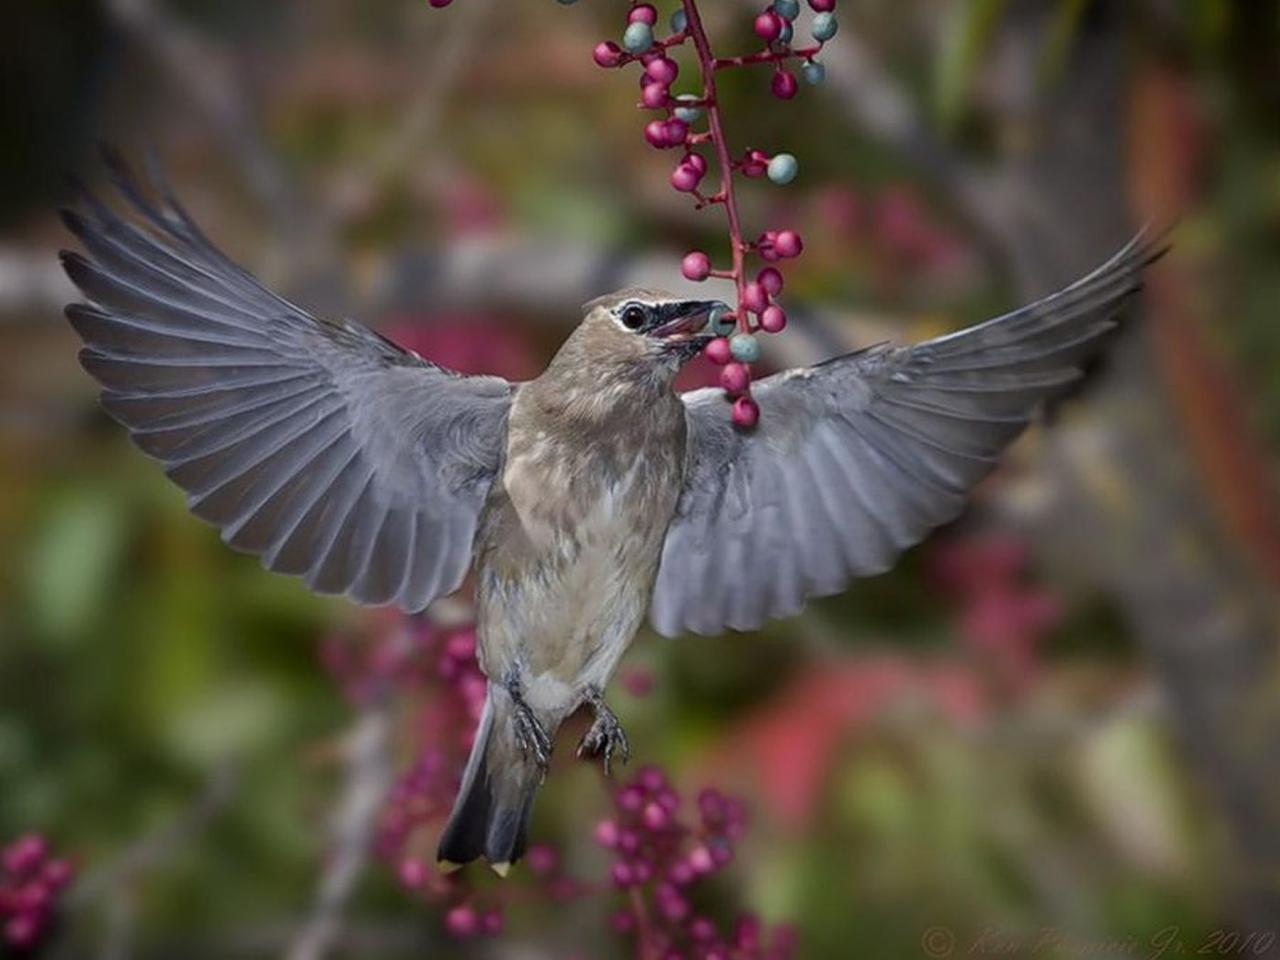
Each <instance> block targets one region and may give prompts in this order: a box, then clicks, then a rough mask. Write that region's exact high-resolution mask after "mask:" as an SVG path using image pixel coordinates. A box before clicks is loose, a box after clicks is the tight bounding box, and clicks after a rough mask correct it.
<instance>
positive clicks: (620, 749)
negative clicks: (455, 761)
mask: <svg viewBox="0 0 1280 960" xmlns="http://www.w3.org/2000/svg"><path fill="white" fill-rule="evenodd" d="M108 167H109V172H110V173H111V176H112V178H113V180H114V181H115V184H116V186H117V187H118V188H119V190H120V192H121V193H122V195H123V196H124V197H125V198H126V200H127V201H128V202H129V204H130V205H131V206H132V207H133V210H134V212H135V213H136V214H137V219H138V221H139V223H138V224H137V225H135V224H134V223H130V222H126V221H125V220H122V219H121V218H120V217H118V216H117V215H116V214H115V213H114V212H112V211H111V210H109V209H108V208H106V207H104V206H103V205H101V204H100V203H98V202H97V201H96V200H94V199H93V198H92V197H91V196H88V195H86V196H85V197H84V198H83V203H82V205H81V209H80V210H79V211H74V212H72V211H68V212H67V213H66V214H65V219H66V223H67V226H68V227H69V228H70V229H71V231H72V232H73V233H75V235H76V236H77V237H79V238H80V240H81V242H82V243H83V244H84V246H85V248H86V250H87V251H88V254H89V255H88V256H87V257H86V256H83V255H81V254H78V253H70V252H64V253H63V255H62V259H63V264H64V266H65V268H66V271H67V274H68V275H69V276H70V277H71V279H72V280H73V281H74V282H75V283H76V285H77V286H78V287H79V288H80V290H81V291H82V292H83V294H84V296H85V297H86V298H87V300H88V301H89V302H88V303H77V304H72V305H71V306H69V307H68V308H67V315H68V317H69V319H70V321H71V323H72V325H73V326H74V327H75V329H76V330H77V332H78V333H79V334H80V336H81V337H82V338H83V339H84V343H85V346H84V349H83V350H82V351H81V354H80V356H81V362H82V363H83V365H84V367H85V369H86V370H88V371H89V372H90V373H91V374H92V375H93V376H94V377H95V378H96V379H97V380H98V381H99V382H100V383H101V384H102V387H103V391H102V403H103V406H104V407H105V408H106V409H107V411H108V412H110V413H111V414H112V415H113V416H114V417H116V418H117V419H118V420H119V421H120V422H121V423H123V424H124V425H125V426H126V427H127V428H128V430H129V433H130V435H131V436H132V438H133V439H134V441H135V442H136V443H137V444H138V446H139V447H141V448H142V449H143V450H144V451H146V452H147V453H149V454H151V455H152V456H154V457H156V458H158V459H160V460H161V461H162V462H163V463H164V466H165V470H166V472H167V473H168V474H169V476H170V477H171V478H172V479H173V480H174V481H175V482H176V483H178V484H179V485H180V486H181V487H182V488H183V489H184V490H186V491H187V493H188V498H189V504H190V506H191V509H192V511H193V512H195V513H196V514H197V515H198V516H200V517H202V518H204V519H206V520H208V521H210V522H212V523H215V524H217V525H218V526H219V527H220V528H221V530H222V536H223V539H225V540H226V541H227V542H228V543H229V544H231V545H232V546H234V547H236V548H238V549H242V550H248V551H251V552H253V553H256V554H258V555H260V556H261V558H262V561H263V563H264V564H265V565H266V566H267V567H269V568H271V569H272V570H277V571H280V572H284V573H291V574H296V575H299V576H302V577H304V578H305V580H306V582H307V583H308V585H310V586H311V587H312V588H314V589H316V590H318V591H322V592H327V593H344V594H346V595H348V596H350V597H352V598H353V599H355V600H358V601H360V602H362V603H373V604H380V603H395V604H397V605H399V606H401V607H402V608H404V609H405V610H408V611H411V612H413V611H419V610H422V609H424V608H425V607H427V606H428V605H429V604H430V603H431V602H432V601H433V600H435V599H436V598H438V597H441V596H443V595H445V594H447V593H450V592H452V591H453V590H456V589H457V588H458V586H459V585H460V584H461V582H462V580H463V578H464V576H465V575H466V572H467V569H468V568H469V566H470V565H471V563H472V560H473V558H474V561H475V567H476V573H477V584H478V589H477V597H476V600H477V616H478V635H479V657H480V665H481V667H482V668H483V669H484V672H485V674H486V675H487V676H488V678H489V695H488V700H487V706H486V709H485V712H484V718H483V720H482V723H481V727H480V730H479V731H478V733H477V736H476V742H475V747H474V749H473V752H472V756H471V759H470V760H469V761H468V764H467V769H466V772H465V774H464V779H463V784H462V788H461V790H460V791H459V795H458V800H457V803H456V804H455V807H454V811H453V813H452V815H451V816H450V818H449V822H448V824H447V826H446V828H445V832H444V835H443V837H442V838H441V842H440V858H441V860H442V861H443V862H444V864H445V865H446V866H447V865H451V864H460V863H464V862H466V861H469V860H472V859H475V858H477V857H485V858H486V859H488V860H489V861H490V863H492V864H493V865H494V867H495V869H497V870H499V872H505V870H506V868H507V867H508V866H509V865H510V864H511V863H512V862H514V861H515V860H516V859H518V858H519V856H520V854H521V853H522V852H523V850H524V846H525V836H526V832H527V830H528V824H529V816H530V811H531V809H532V804H533V796H534V793H535V792H536V790H537V787H538V784H539V783H540V782H541V780H542V777H543V774H544V772H545V770H546V765H547V761H548V759H549V756H550V753H551V748H552V741H553V738H554V736H555V733H556V730H557V728H558V727H559V726H560V724H561V722H562V721H563V720H564V719H565V717H567V716H568V715H569V714H570V713H572V712H573V711H574V710H575V709H577V708H578V707H579V706H580V705H582V704H587V705H588V706H589V707H590V708H591V709H592V710H594V712H595V717H596V721H595V723H594V724H593V726H592V728H591V730H590V731H589V733H588V735H587V737H586V738H585V740H584V742H583V745H582V749H583V750H585V751H586V752H591V753H600V754H603V756H604V758H605V762H606V766H607V765H608V762H609V760H610V758H611V757H612V756H613V755H615V754H617V755H619V756H620V757H621V758H623V759H625V757H626V753H627V743H626V738H625V737H624V736H623V734H622V730H621V727H620V726H619V725H618V723H617V720H616V718H614V716H613V714H612V713H611V712H610V711H609V709H608V707H607V706H605V703H604V699H603V690H604V688H605V686H606V684H607V683H608V680H609V678H610V676H611V675H612V673H613V671H614V668H615V667H616V665H617V662H618V658H619V657H620V656H621V655H622V653H623V651H624V650H625V649H626V647H627V645H628V644H629V643H630V642H631V639H632V637H633V635H634V634H635V632H636V630H637V628H638V627H639V626H640V624H641V622H642V620H644V618H645V617H646V615H647V617H648V619H649V621H650V623H651V624H652V625H653V627H654V628H655V629H656V630H657V631H658V632H660V633H663V634H666V635H668V636H676V635H679V634H681V633H683V632H685V631H692V632H695V633H706V634H713V633H718V632H720V631H722V630H725V629H727V628H731V629H738V630H750V629H755V628H756V627H758V626H759V625H760V624H762V623H763V622H764V621H765V620H766V619H768V618H770V617H780V616H787V615H789V614H792V613H795V612H796V611H798V610H799V609H800V608H801V606H802V605H803V603H804V601H805V600H806V599H807V598H809V597H814V596H822V595H825V594H830V593H835V592H838V591H840V590H842V589H844V587H845V585H846V584H847V583H848V582H849V580H850V579H851V578H853V577H858V576H869V575H872V574H875V573H879V572H881V571H883V570H886V569H888V568H889V566H890V565H891V564H892V563H893V561H894V558H895V557H897V555H898V554H899V553H900V552H901V551H902V550H904V549H906V548H907V547H908V546H910V545H911V544H914V543H917V542H918V541H920V540H921V539H922V538H923V537H925V536H926V535H927V534H928V532H929V531H930V530H931V529H933V528H934V527H936V526H938V525H939V524H942V523H945V522H947V521H948V520H950V519H952V518H953V517H955V516H956V514H957V513H958V512H959V511H960V510H961V509H962V507H963V504H964V502H965V497H966V495H967V494H968V492H969V491H970V490H971V489H972V488H973V486H974V484H976V483H977V482H978V481H979V480H980V479H981V478H982V477H983V476H985V475H986V473H987V472H989V471H990V470H991V468H992V467H993V465H994V463H995V461H996V458H997V456H998V455H999V453H1000V451H1001V450H1002V449H1003V448H1004V447H1005V446H1006V445H1007V444H1008V443H1009V442H1010V441H1011V440H1013V438H1014V437H1016V436H1017V435H1018V434H1019V433H1020V432H1021V430H1022V429H1023V428H1024V427H1025V426H1026V424H1027V423H1028V422H1029V421H1030V420H1031V418H1032V417H1033V416H1034V414H1035V412H1036V410H1037V409H1038V407H1039V406H1040V404H1041V402H1042V401H1043V400H1044V399H1045V398H1047V397H1052V396H1055V395H1056V394H1059V393H1060V392H1061V391H1062V389H1063V388H1064V387H1065V386H1066V385H1067V384H1069V383H1070V382H1071V381H1072V380H1073V379H1075V378H1076V377H1077V376H1078V375H1079V370H1078V368H1079V365H1080V364H1081V363H1083V362H1084V361H1086V360H1087V359H1088V358H1089V357H1090V356H1091V355H1093V354H1095V353H1096V352H1097V351H1098V350H1099V347H1100V344H1101V343H1102V342H1103V339H1104V335H1105V334H1106V333H1107V332H1108V331H1110V330H1111V329H1112V328H1114V327H1115V326H1116V323H1117V322H1118V319H1119V315H1120V310H1121V308H1122V306H1123V305H1124V303H1125V302H1126V301H1127V300H1128V299H1129V298H1130V297H1131V296H1132V295H1133V294H1134V293H1135V292H1136V291H1137V290H1138V289H1140V287H1141V274H1142V271H1143V268H1144V267H1146V265H1147V264H1149V263H1150V262H1151V261H1152V260H1153V259H1155V257H1157V256H1159V254H1160V253H1161V252H1162V251H1161V249H1160V248H1159V247H1158V246H1156V245H1153V244H1152V243H1150V242H1148V241H1146V240H1145V239H1144V238H1143V237H1142V236H1141V235H1140V236H1139V237H1138V238H1135V240H1134V241H1132V242H1131V243H1130V244H1128V245H1127V246H1126V247H1124V248H1123V249H1122V250H1121V251H1120V252H1119V253H1117V254H1116V255H1115V256H1114V257H1112V258H1111V259H1110V260H1108V261H1107V262H1106V263H1105V264H1103V265H1102V266H1101V267H1099V268H1098V269H1097V270H1095V271H1094V272H1093V273H1091V274H1089V275H1088V276H1086V277H1084V278H1082V279H1081V280H1079V281H1077V282H1076V283H1073V284H1072V285H1070V286H1069V287H1066V288H1064V289H1063V290H1060V291H1058V292H1057V293H1054V294H1051V295H1050V296H1047V297H1045V298H1044V299H1042V300H1039V301H1037V302H1035V303H1033V304H1030V305H1029V306H1026V307H1023V308H1021V309H1019V310H1015V311H1013V312H1012V313H1009V314H1006V315H1004V316H1001V317H997V318H996V319H994V320H990V321H988V322H986V323H983V324H980V325H978V326H976V327H972V328H970V329H968V330H962V331H960V332H958V333H955V334H951V335H949V336H945V337H938V338H936V339H934V340H930V341H927V342H925V343H921V344H917V345H915V346H911V347H899V346H889V345H883V346H879V347H875V348H872V349H870V350H865V351H861V352H858V353H852V354H848V355H846V356H842V357H836V358H834V359H832V360H829V361H827V362H825V363H822V364H818V365H816V366H813V367H807V368H803V369H797V370H788V371H786V372H784V373H781V374H777V375H775V376H771V377H767V378H765V379H763V380H760V381H758V382H757V383H755V384H754V385H753V387H752V394H753V396H754V398H755V399H756V401H757V403H758V404H759V406H760V411H761V416H760V422H759V425H758V426H757V427H756V428H755V429H753V430H739V429H737V428H735V427H734V426H733V425H732V424H731V423H730V419H729V413H728V408H727V404H726V403H725V402H724V398H723V395H722V393H721V391H719V390H697V391H694V392H692V393H687V394H684V395H679V396H678V395H677V394H676V393H675V392H674V390H673V389H672V383H673V381H674V378H675V374H676V372H677V370H678V369H679V367H680V365H681V364H682V363H683V362H684V361H685V360H687V359H689V358H690V357H692V356H694V355H695V354H697V353H698V352H699V351H700V350H701V348H702V346H703V345H704V344H705V343H706V340H707V336H706V334H705V333H704V332H702V327H703V326H704V323H705V318H706V317H707V315H708V312H709V311H710V310H711V309H712V308H714V307H716V306H719V304H717V303H716V302H707V301H682V300H679V299H676V298H674V297H672V296H670V295H668V294H664V293H662V292H660V291H652V290H627V291H623V292H621V293H618V294H614V295H611V296H609V297H603V298H600V299H599V300H595V301H592V302H591V303H589V304H587V305H586V308H585V311H584V317H583V319H582V322H581V323H580V324H579V326H578V327H577V329H576V330H575V331H574V333H573V334H572V335H571V336H570V337H569V339H568V340H567V341H566V342H565V344H564V346H563V347H562V348H561V350H560V352H559V353H558V354H557V355H556V357H555V359H554V360H553V361H552V362H551V364H550V365H549V366H548V368H547V370H546V372H545V373H543V375H542V376H540V377H538V378H537V379H536V380H534V381H532V382H530V383H526V384H520V385H515V384H511V383H508V382H507V381H505V380H502V379H501V378H498V377H464V376H460V375H458V374H455V373H453V372H451V371H448V370H444V369H442V368H441V367H438V366H436V365H435V364H432V363H430V362H428V361H426V360H423V359H422V358H420V357H418V356H417V355H415V354H412V353H409V352H406V351H404V350H401V349H400V348H399V347H397V346H395V345H394V344H392V343H390V342H388V341H387V340H385V339H383V338H382V337H379V336H378V335H377V334H375V333H372V332H371V331H369V330H367V329H365V328H364V327H362V326H360V325H359V324H356V323H353V322H350V321H343V322H330V321H326V320H322V319H318V318H316V317H314V316H312V315H311V314H309V313H307V312H306V311H305V310H303V309H301V308H300V307H298V306H296V305H294V304H292V303H289V302H288V301H286V300H284V299H282V298H280V297H278V296H276V295H275V294H273V293H271V292H270V291H268V290H267V289H266V288H265V287H263V286H262V285H261V284H259V283H258V282H257V281H256V280H255V279H254V278H253V277H251V276H250V275H249V274H248V273H246V272H245V271H244V270H242V269H241V268H240V267H238V266H236V265H235V264H234V263H232V262H231V261H230V260H229V259H228V258H227V257H225V256H224V255H223V254H222V253H220V252H219V251H218V250H217V249H216V248H215V247H214V246H213V245H212V244H211V243H210V242H209V240H208V239H207V238H206V237H205V236H204V235H203V234H202V233H201V232H200V231H199V229H198V228H197V227H196V226H195V224H194V223H193V222H192V221H191V219H190V218H189V217H188V216H187V215H186V214H185V213H184V212H183V211H182V208H181V207H180V206H178V204H177V203H176V201H175V200H174V199H173V197H172V195H171V193H169V192H168V191H167V190H163V189H162V196H161V202H160V203H159V204H156V203H154V202H153V201H152V200H151V199H149V197H148V196H147V195H146V194H145V193H144V192H143V191H142V190H141V189H140V188H139V187H138V185H137V184H136V182H135V181H134V180H133V179H132V177H131V176H130V174H129V172H128V171H127V170H126V169H125V167H124V165H123V164H121V163H120V162H119V161H118V160H117V159H116V158H114V157H108ZM761 558H767V561H768V562H767V563H761V562H755V561H759V560H760V559H761Z"/></svg>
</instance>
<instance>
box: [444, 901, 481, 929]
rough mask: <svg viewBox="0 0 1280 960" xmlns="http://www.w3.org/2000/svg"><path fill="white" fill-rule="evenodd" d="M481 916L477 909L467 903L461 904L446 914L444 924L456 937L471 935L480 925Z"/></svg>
mask: <svg viewBox="0 0 1280 960" xmlns="http://www.w3.org/2000/svg"><path fill="white" fill-rule="evenodd" d="M479 920H480V918H479V917H477V916H476V912H475V910H473V909H472V908H471V907H469V906H467V905H466V904H465V903H464V904H460V905H458V906H456V907H454V908H453V909H452V910H450V911H449V912H448V913H446V914H445V915H444V925H445V929H447V930H448V931H449V932H450V933H451V934H453V935H454V936H455V937H469V936H471V934H473V933H475V932H476V929H477V928H478V927H479Z"/></svg>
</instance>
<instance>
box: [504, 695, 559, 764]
mask: <svg viewBox="0 0 1280 960" xmlns="http://www.w3.org/2000/svg"><path fill="white" fill-rule="evenodd" d="M512 701H513V702H514V704H515V715H514V718H513V719H514V721H515V730H516V741H517V742H518V743H519V744H520V749H521V750H523V751H524V754H525V756H526V757H532V758H533V761H534V763H536V764H537V765H538V767H539V768H540V769H541V770H542V771H543V772H544V773H545V772H546V769H547V767H548V766H550V764H551V738H550V737H549V736H547V731H546V730H544V729H543V727H542V724H541V723H539V722H538V718H537V717H535V716H534V715H533V711H532V710H530V709H529V705H528V704H526V703H525V702H524V701H523V700H521V699H520V698H519V697H514V696H513V697H512Z"/></svg>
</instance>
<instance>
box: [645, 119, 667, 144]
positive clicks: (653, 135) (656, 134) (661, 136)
mask: <svg viewBox="0 0 1280 960" xmlns="http://www.w3.org/2000/svg"><path fill="white" fill-rule="evenodd" d="M644 139H645V141H646V142H647V143H648V144H649V146H651V147H656V148H657V149H659V150H661V149H663V148H664V147H666V145H667V121H665V120H650V121H649V122H648V123H646V124H645V125H644Z"/></svg>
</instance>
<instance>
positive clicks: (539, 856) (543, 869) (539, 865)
mask: <svg viewBox="0 0 1280 960" xmlns="http://www.w3.org/2000/svg"><path fill="white" fill-rule="evenodd" d="M525 863H527V864H528V865H529V869H530V870H532V871H533V872H534V873H536V874H538V875H539V876H545V875H546V874H548V873H552V872H554V871H555V869H556V867H557V866H559V865H560V857H559V855H558V854H557V853H556V850H555V847H552V846H550V845H549V844H545V843H539V844H535V845H534V846H532V847H530V848H529V852H528V853H527V854H526V855H525Z"/></svg>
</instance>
